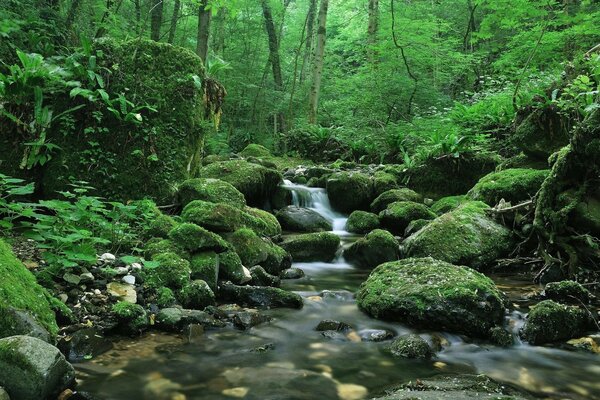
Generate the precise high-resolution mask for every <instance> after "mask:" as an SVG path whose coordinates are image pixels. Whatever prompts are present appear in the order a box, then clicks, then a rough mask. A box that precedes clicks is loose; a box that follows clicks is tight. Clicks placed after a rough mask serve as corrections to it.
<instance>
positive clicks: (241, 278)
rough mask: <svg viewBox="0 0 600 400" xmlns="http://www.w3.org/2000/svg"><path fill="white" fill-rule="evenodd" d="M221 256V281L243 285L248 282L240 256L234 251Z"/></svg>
mask: <svg viewBox="0 0 600 400" xmlns="http://www.w3.org/2000/svg"><path fill="white" fill-rule="evenodd" d="M218 256H219V279H220V280H228V281H231V282H233V283H235V284H236V285H237V284H242V283H246V282H247V281H248V277H247V276H246V273H245V271H244V266H243V265H242V260H241V258H240V256H239V255H238V254H237V253H236V252H235V251H233V250H229V251H226V252H225V253H221V254H219V255H218Z"/></svg>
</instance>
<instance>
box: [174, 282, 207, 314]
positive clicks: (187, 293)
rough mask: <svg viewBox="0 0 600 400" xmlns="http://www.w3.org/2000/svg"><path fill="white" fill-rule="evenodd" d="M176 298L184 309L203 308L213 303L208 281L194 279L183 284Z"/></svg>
mask: <svg viewBox="0 0 600 400" xmlns="http://www.w3.org/2000/svg"><path fill="white" fill-rule="evenodd" d="M177 298H178V299H179V302H180V303H181V305H182V306H183V307H184V308H186V309H191V310H204V308H205V307H208V306H212V305H214V304H215V294H214V292H213V291H212V289H211V288H210V286H208V283H206V282H205V281H203V280H201V279H196V280H194V281H191V282H190V283H188V284H187V285H185V286H184V287H183V288H181V290H179V292H177Z"/></svg>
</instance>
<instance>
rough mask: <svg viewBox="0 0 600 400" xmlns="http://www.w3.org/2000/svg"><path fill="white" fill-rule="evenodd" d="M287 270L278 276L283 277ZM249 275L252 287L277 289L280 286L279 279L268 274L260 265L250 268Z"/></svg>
mask: <svg viewBox="0 0 600 400" xmlns="http://www.w3.org/2000/svg"><path fill="white" fill-rule="evenodd" d="M287 271H290V270H289V269H286V270H285V271H282V272H281V273H280V275H284V274H285V273H286V272H287ZM250 275H251V276H252V285H254V286H271V287H279V286H280V285H281V278H280V277H278V276H275V275H271V274H269V273H268V272H267V271H265V269H264V268H263V267H261V266H260V265H255V266H254V267H252V268H250Z"/></svg>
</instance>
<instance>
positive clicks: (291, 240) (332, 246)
mask: <svg viewBox="0 0 600 400" xmlns="http://www.w3.org/2000/svg"><path fill="white" fill-rule="evenodd" d="M281 247H283V249H285V250H286V251H288V252H289V253H290V254H291V255H292V259H293V260H294V262H311V261H323V262H330V261H332V260H333V259H334V258H335V254H336V252H337V250H338V248H339V247H340V237H339V236H337V235H335V234H333V233H331V232H319V233H306V234H303V235H294V236H290V237H287V238H286V239H285V240H284V241H283V242H282V243H281Z"/></svg>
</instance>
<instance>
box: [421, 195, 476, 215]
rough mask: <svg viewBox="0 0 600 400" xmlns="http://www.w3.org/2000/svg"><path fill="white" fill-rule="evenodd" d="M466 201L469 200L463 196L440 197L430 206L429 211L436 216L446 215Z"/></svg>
mask: <svg viewBox="0 0 600 400" xmlns="http://www.w3.org/2000/svg"><path fill="white" fill-rule="evenodd" d="M468 201H470V200H469V199H468V198H467V196H464V195H459V196H446V197H442V198H441V199H439V200H437V201H436V202H435V203H433V204H432V205H431V211H433V212H434V213H436V214H437V215H442V214H446V213H447V212H450V211H452V210H455V209H457V208H458V207H459V206H460V205H462V204H464V203H466V202H468Z"/></svg>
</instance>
